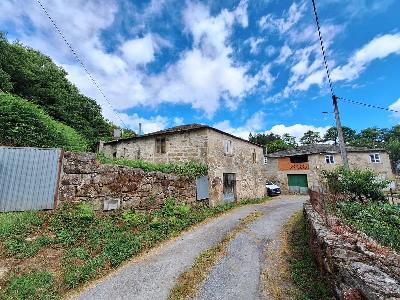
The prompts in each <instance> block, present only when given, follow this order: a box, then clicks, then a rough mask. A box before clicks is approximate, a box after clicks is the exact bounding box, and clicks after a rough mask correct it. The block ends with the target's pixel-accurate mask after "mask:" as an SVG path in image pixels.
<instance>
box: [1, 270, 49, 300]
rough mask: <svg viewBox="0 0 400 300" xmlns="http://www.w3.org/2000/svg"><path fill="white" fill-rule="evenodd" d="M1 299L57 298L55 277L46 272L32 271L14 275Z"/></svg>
mask: <svg viewBox="0 0 400 300" xmlns="http://www.w3.org/2000/svg"><path fill="white" fill-rule="evenodd" d="M0 298H4V299H18V300H19V299H21V300H25V299H26V300H30V299H32V300H37V299H38V300H48V299H55V298H57V295H56V292H55V289H54V276H53V274H51V273H50V272H46V271H31V272H29V273H27V274H24V275H20V276H16V275H13V276H12V277H11V278H10V280H9V283H8V285H7V286H6V288H5V290H4V291H2V292H1V291H0Z"/></svg>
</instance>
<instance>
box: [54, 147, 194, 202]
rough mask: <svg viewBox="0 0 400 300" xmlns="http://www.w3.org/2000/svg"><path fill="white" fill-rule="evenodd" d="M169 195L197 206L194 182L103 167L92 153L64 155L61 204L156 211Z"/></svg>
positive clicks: (66, 153)
mask: <svg viewBox="0 0 400 300" xmlns="http://www.w3.org/2000/svg"><path fill="white" fill-rule="evenodd" d="M170 196H174V197H175V198H176V200H177V201H178V202H181V203H195V202H196V182H195V180H194V179H191V178H187V177H179V176H175V175H172V174H164V173H161V172H145V171H143V170H141V169H134V168H129V167H123V166H116V165H105V164H100V163H99V162H97V161H96V155H95V154H93V153H73V152H65V153H64V159H63V168H62V174H61V180H60V187H59V199H58V201H59V202H68V201H69V202H74V201H82V200H83V201H90V202H91V203H93V204H94V206H95V208H96V209H103V208H104V207H107V206H108V205H112V206H114V205H118V206H120V207H130V208H135V209H154V208H159V207H160V206H162V204H163V203H164V202H165V200H166V199H167V198H168V197H170Z"/></svg>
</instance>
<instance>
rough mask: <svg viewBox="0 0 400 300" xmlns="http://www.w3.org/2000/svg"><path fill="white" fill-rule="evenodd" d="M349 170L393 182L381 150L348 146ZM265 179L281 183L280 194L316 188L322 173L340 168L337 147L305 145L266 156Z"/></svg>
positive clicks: (390, 168) (386, 159) (389, 166)
mask: <svg viewBox="0 0 400 300" xmlns="http://www.w3.org/2000/svg"><path fill="white" fill-rule="evenodd" d="M347 157H348V161H349V167H350V168H353V169H354V168H359V169H371V170H373V171H374V172H375V173H377V174H379V176H380V177H381V178H383V179H392V178H393V176H394V175H393V171H392V167H391V163H390V159H389V155H388V153H387V152H386V151H385V150H384V149H368V148H357V147H347ZM267 159H268V162H267V168H266V177H267V178H268V179H269V180H271V181H274V182H277V183H279V184H280V187H281V189H282V191H283V192H293V193H307V190H308V188H312V187H315V186H318V181H319V174H320V171H321V170H332V169H334V168H336V167H337V166H339V165H343V162H342V158H341V155H340V149H339V147H338V146H336V145H325V144H317V145H305V146H300V147H297V148H294V149H289V150H283V151H279V152H275V153H271V154H269V155H268V158H267Z"/></svg>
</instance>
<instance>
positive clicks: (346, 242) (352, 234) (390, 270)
mask: <svg viewBox="0 0 400 300" xmlns="http://www.w3.org/2000/svg"><path fill="white" fill-rule="evenodd" d="M304 214H305V217H306V221H307V225H308V228H309V232H310V246H311V250H312V251H313V253H314V257H315V259H316V261H317V264H318V265H319V267H320V270H321V272H322V273H323V274H324V275H325V276H326V277H327V279H328V282H329V283H330V284H331V287H332V289H333V290H334V292H335V297H336V298H337V299H343V300H362V299H373V300H375V299H382V300H383V299H391V300H394V299H400V255H399V254H398V253H396V252H395V251H393V250H391V249H389V248H386V247H382V246H380V245H378V244H377V243H375V242H374V241H373V240H372V239H370V238H368V237H367V236H365V235H364V234H362V233H359V232H357V231H355V230H353V229H352V228H350V227H347V226H344V225H343V224H341V222H340V221H339V220H337V219H333V221H332V220H331V221H330V224H333V225H331V226H330V227H328V226H326V222H324V221H323V219H322V218H321V216H320V215H319V214H318V213H317V212H316V211H315V210H314V209H313V207H312V206H311V204H310V203H306V204H305V205H304Z"/></svg>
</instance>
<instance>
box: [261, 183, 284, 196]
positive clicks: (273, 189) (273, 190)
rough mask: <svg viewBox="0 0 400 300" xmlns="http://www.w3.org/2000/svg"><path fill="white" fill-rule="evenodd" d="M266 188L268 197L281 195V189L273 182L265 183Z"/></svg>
mask: <svg viewBox="0 0 400 300" xmlns="http://www.w3.org/2000/svg"><path fill="white" fill-rule="evenodd" d="M265 187H266V188H267V195H268V196H273V195H280V194H281V188H280V187H279V186H277V185H276V184H275V183H273V182H272V181H266V182H265Z"/></svg>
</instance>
